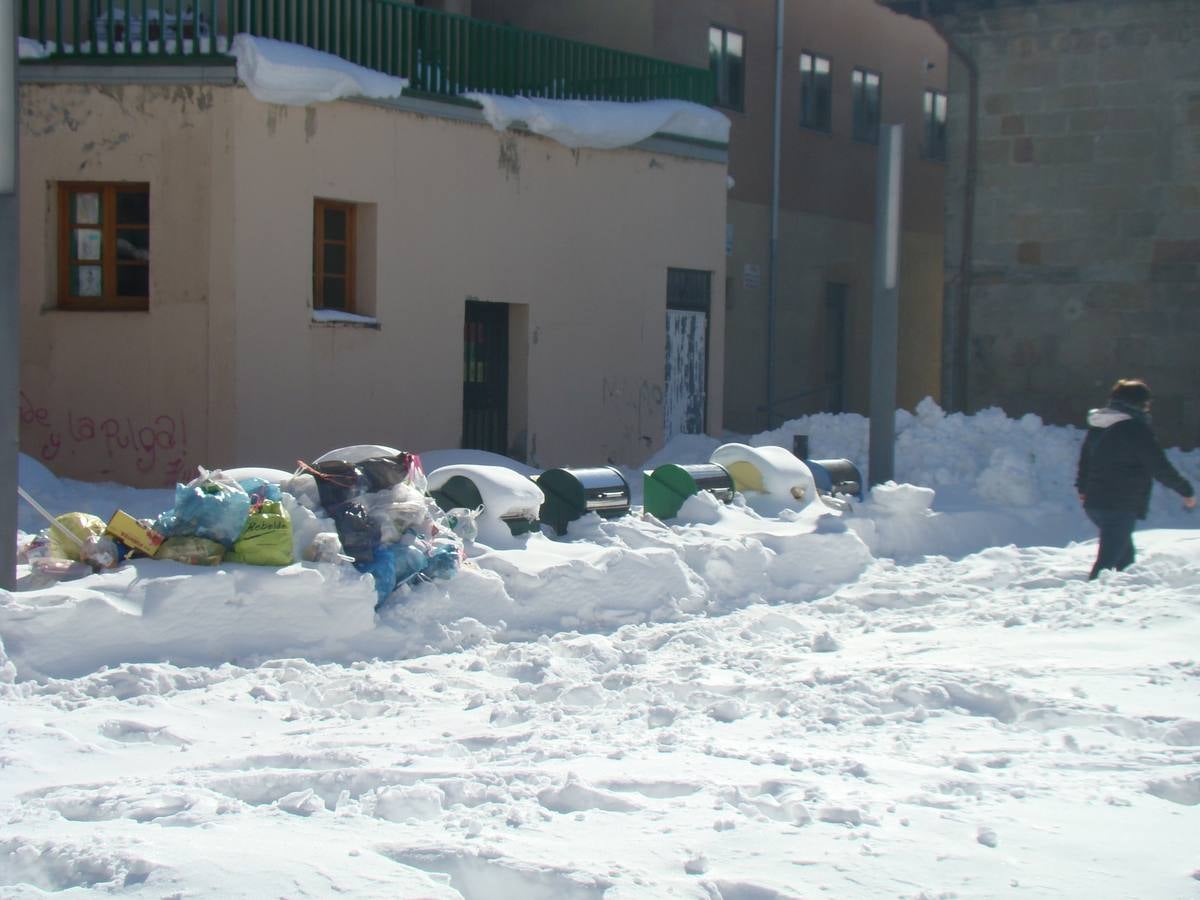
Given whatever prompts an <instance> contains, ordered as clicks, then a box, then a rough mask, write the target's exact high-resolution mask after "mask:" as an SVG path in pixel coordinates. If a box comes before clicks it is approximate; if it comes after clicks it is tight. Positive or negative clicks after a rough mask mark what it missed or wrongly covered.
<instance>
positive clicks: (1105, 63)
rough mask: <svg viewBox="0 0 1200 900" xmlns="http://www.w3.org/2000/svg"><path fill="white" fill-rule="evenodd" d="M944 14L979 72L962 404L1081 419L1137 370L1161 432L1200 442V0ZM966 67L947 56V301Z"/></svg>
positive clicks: (1179, 441) (968, 8)
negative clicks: (1148, 388) (1149, 389)
mask: <svg viewBox="0 0 1200 900" xmlns="http://www.w3.org/2000/svg"><path fill="white" fill-rule="evenodd" d="M939 24H940V25H941V26H942V28H943V30H944V31H945V33H946V34H947V35H948V36H949V37H950V38H951V40H952V41H954V42H955V43H956V44H958V45H959V46H960V47H961V48H962V49H963V50H964V51H965V52H966V53H967V54H969V55H970V56H971V58H972V59H973V60H974V61H975V65H976V66H977V70H978V73H979V82H978V85H979V108H978V114H977V126H978V134H977V137H978V159H977V178H976V204H975V213H974V239H973V241H972V247H973V253H972V256H973V259H972V265H971V273H970V290H969V314H968V321H969V328H968V337H969V339H968V342H967V346H966V350H967V371H968V377H967V397H966V402H967V406H968V408H969V409H972V410H975V409H980V408H984V407H988V406H1000V407H1002V408H1004V409H1005V410H1006V411H1007V412H1009V413H1010V414H1013V415H1018V414H1023V413H1026V412H1034V413H1037V414H1039V415H1041V416H1042V417H1043V418H1044V419H1045V420H1046V421H1048V422H1052V423H1058V424H1080V423H1081V422H1082V419H1083V415H1084V413H1085V410H1086V408H1087V407H1088V406H1094V405H1097V404H1099V403H1100V402H1102V401H1103V400H1104V399H1105V395H1106V391H1107V387H1108V386H1109V385H1110V384H1111V383H1112V382H1113V381H1114V380H1115V379H1116V378H1118V377H1122V376H1136V377H1144V378H1146V379H1147V380H1148V381H1149V383H1150V385H1151V386H1152V387H1153V388H1154V390H1155V393H1156V402H1155V419H1156V428H1157V430H1158V432H1159V435H1160V437H1161V438H1162V440H1163V442H1164V443H1165V444H1167V445H1178V446H1183V447H1195V446H1197V445H1200V340H1198V339H1200V3H1198V2H1196V0H1039V2H1033V3H1029V2H1022V3H1020V4H1006V3H1004V2H1003V0H1002V2H1001V3H1000V4H998V5H995V6H991V5H988V6H987V7H986V8H985V7H983V5H978V6H977V5H976V4H973V3H970V2H962V0H960V2H959V3H958V4H957V6H956V8H955V11H954V12H953V13H952V14H949V15H946V16H944V17H942V18H941V20H940V22H939ZM953 59H954V58H953V55H952V60H953ZM967 81H968V79H967V70H966V67H965V66H964V65H963V64H962V63H961V62H960V61H958V60H954V61H953V63H952V67H951V85H950V94H951V99H950V104H951V122H950V140H951V159H950V169H949V172H948V179H947V199H946V202H947V224H946V228H947V232H946V263H947V269H948V272H947V275H948V279H947V283H948V285H949V287H948V290H947V301H948V303H956V302H957V301H958V294H957V293H956V289H957V285H958V284H959V283H960V282H959V276H960V272H959V271H958V269H959V268H960V247H961V239H962V223H963V208H962V196H963V193H962V192H963V188H964V184H965V181H966V177H967V176H966V172H967V166H966V160H965V149H966V146H967V140H966V135H967V110H968V91H967ZM955 308H956V309H957V307H955Z"/></svg>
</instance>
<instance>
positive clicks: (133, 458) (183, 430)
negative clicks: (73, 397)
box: [21, 391, 188, 484]
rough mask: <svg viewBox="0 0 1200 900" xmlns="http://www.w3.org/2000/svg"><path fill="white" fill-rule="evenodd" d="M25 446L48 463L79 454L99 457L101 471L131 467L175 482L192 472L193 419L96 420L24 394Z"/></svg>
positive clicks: (140, 418) (69, 408)
mask: <svg viewBox="0 0 1200 900" xmlns="http://www.w3.org/2000/svg"><path fill="white" fill-rule="evenodd" d="M21 431H22V438H23V439H22V444H23V445H25V446H26V447H32V448H34V449H33V451H32V453H33V454H35V455H36V456H37V457H38V458H39V459H41V460H42V461H43V462H47V463H52V462H53V461H54V460H56V459H58V458H59V457H60V455H62V454H64V453H66V454H68V455H69V454H72V453H75V452H86V453H99V454H103V455H104V459H107V460H108V461H109V464H107V465H105V464H104V463H103V459H102V460H99V462H100V463H101V464H100V465H98V466H97V469H98V470H99V472H100V473H104V472H107V471H110V470H111V468H112V467H114V466H118V467H122V468H123V467H125V466H128V465H130V464H132V465H133V466H134V468H135V469H136V470H137V471H138V472H139V473H142V474H144V475H147V476H151V475H153V474H158V475H161V477H162V480H163V483H164V484H174V483H175V482H176V481H181V480H186V479H184V478H183V476H184V475H185V473H186V471H187V453H188V444H187V421H186V420H185V419H184V417H183V414H182V413H180V414H178V415H169V414H166V413H163V414H158V415H145V416H121V417H117V416H107V417H100V416H91V415H85V414H82V413H80V412H78V411H77V410H75V409H72V408H71V407H67V408H66V409H65V410H51V409H49V408H48V407H45V406H38V405H37V404H36V403H34V402H33V401H32V400H31V399H30V398H29V396H28V395H27V394H26V393H25V392H24V391H21Z"/></svg>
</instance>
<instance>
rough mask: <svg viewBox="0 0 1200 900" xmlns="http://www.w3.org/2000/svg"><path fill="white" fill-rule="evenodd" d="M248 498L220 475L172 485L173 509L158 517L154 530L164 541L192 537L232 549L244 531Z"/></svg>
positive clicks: (206, 474)
mask: <svg viewBox="0 0 1200 900" xmlns="http://www.w3.org/2000/svg"><path fill="white" fill-rule="evenodd" d="M249 515H250V495H249V494H247V493H246V492H245V491H244V490H243V489H242V487H241V485H239V484H238V483H237V482H236V481H233V480H232V479H229V478H225V477H224V476H223V475H222V474H221V473H220V472H206V471H205V470H204V469H201V470H200V477H199V478H196V479H194V480H193V481H190V482H189V483H187V484H177V485H175V507H174V508H173V509H171V510H168V511H167V512H165V513H163V514H162V515H161V516H159V517H158V521H157V522H155V524H154V530H155V531H158V532H160V533H161V534H163V535H165V536H167V537H185V536H195V537H202V538H206V539H208V540H210V541H217V542H219V543H221V544H224V545H225V546H226V547H232V546H233V543H234V541H236V540H237V539H238V537H239V536H240V535H241V533H242V530H243V529H244V528H245V527H246V520H247V518H248V517H249Z"/></svg>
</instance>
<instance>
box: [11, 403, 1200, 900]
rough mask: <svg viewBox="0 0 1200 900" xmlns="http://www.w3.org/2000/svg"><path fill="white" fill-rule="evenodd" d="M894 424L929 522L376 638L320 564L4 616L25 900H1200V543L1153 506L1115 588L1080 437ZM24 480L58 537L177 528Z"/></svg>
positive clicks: (505, 576) (366, 592)
mask: <svg viewBox="0 0 1200 900" xmlns="http://www.w3.org/2000/svg"><path fill="white" fill-rule="evenodd" d="M898 425H899V426H900V427H899V429H898V439H897V445H898V455H897V465H896V471H897V474H898V476H899V477H900V478H901V479H902V480H904V481H909V480H913V479H914V474H913V473H918V474H920V477H921V478H922V479H923V480H924V483H925V485H929V486H931V487H934V488H936V491H935V490H932V489H931V487H926V486H922V485H921V484H901V485H893V486H887V487H884V488H879V489H876V491H874V492H873V493H872V494H871V496H870V497H869V499H868V500H867V501H866V502H863V503H861V504H856V505H855V506H854V508H853V511H852V512H851V513H850V514H849V515H846V516H841V515H834V514H831V513H829V512H824V511H821V510H820V509H818V508H813V509H805V510H800V511H799V512H795V513H790V514H785V515H779V516H772V517H765V516H762V515H760V514H758V513H757V512H756V511H755V510H754V509H753V507H752V506H751V505H749V504H746V505H740V504H739V505H730V506H719V505H717V504H716V503H714V502H712V501H711V500H707V499H706V498H704V497H697V498H693V499H692V500H690V501H688V502H687V503H686V504H685V506H684V508H683V511H682V515H681V517H680V518H679V519H678V520H676V521H673V522H671V523H657V522H654V521H652V520H649V519H644V518H641V517H639V516H637V515H633V516H628V517H625V518H623V519H616V520H612V521H600V520H597V519H591V520H588V521H582V522H579V523H573V524H572V530H571V532H570V533H569V536H568V537H566V538H562V539H551V538H549V537H546V536H540V535H538V536H534V537H532V538H530V539H529V540H528V543H527V545H526V547H525V549H511V548H510V549H504V550H496V549H491V548H487V547H483V546H477V547H475V548H474V549H473V551H472V558H471V563H472V565H470V566H468V567H466V568H464V569H463V570H462V572H460V574H459V575H458V576H456V577H455V578H454V579H452V580H451V581H448V582H430V583H427V584H424V585H421V586H419V587H416V588H413V589H407V590H406V592H405V594H404V596H403V597H402V598H401V599H402V602H401V603H399V604H397V605H396V606H394V607H393V608H392V610H391V612H389V613H388V614H387V615H385V616H384V617H382V618H381V619H376V617H375V616H373V615H372V614H371V612H370V610H371V609H372V607H373V605H374V602H375V595H374V591H373V589H372V587H371V586H370V584H368V583H366V582H365V581H364V580H363V579H361V578H360V577H359V576H358V575H357V573H354V572H353V570H349V572H347V571H346V569H345V567H337V566H322V565H318V564H300V565H296V566H289V567H286V568H284V569H280V570H278V571H274V570H272V571H268V572H264V571H261V570H258V569H255V568H254V567H250V566H242V565H223V566H221V567H220V568H218V569H216V570H196V569H193V568H188V567H185V566H182V565H177V564H171V563H160V562H156V561H142V562H141V563H139V564H137V565H131V566H128V567H126V568H125V569H122V570H119V571H117V572H113V573H109V574H107V575H101V576H92V577H90V578H87V579H84V580H83V581H80V582H72V583H69V584H63V585H60V586H58V587H55V588H51V589H47V590H42V591H28V592H19V593H16V594H5V593H0V635H3V637H4V640H5V643H6V647H7V650H8V656H9V658H8V659H7V660H6V661H5V662H4V663H3V674H0V716H2V717H3V720H4V722H5V728H4V729H3V730H2V733H0V765H2V766H3V771H4V778H3V779H0V821H3V822H4V823H5V824H4V828H3V829H2V830H0V896H4V897H35V896H44V892H60V891H70V892H71V893H72V895H81V896H92V895H96V896H101V895H103V896H113V895H119V896H130V897H147V898H149V897H154V898H159V897H165V896H172V897H213V898H218V897H219V898H230V897H246V898H251V897H253V898H258V897H264V896H299V895H309V896H330V895H334V894H339V895H342V896H350V897H369V898H375V897H381V898H382V897H405V898H438V900H551V898H553V900H560V898H566V900H601V898H603V900H629V898H639V900H641V898H656V900H657V898H662V897H671V896H674V897H681V898H694V900H759V898H765V900H790V898H799V897H811V896H830V897H870V898H885V897H886V898H892V897H910V898H933V897H1013V896H1025V895H1027V896H1032V897H1056V898H1057V897H1080V898H1089V900H1091V898H1109V897H1111V898H1126V897H1139V898H1140V897H1147V898H1149V897H1185V896H1193V895H1195V892H1196V889H1197V888H1196V886H1197V880H1196V879H1197V878H1200V858H1197V856H1196V843H1195V835H1196V834H1197V833H1200V691H1197V685H1198V684H1200V655H1198V654H1197V648H1196V644H1195V635H1196V634H1197V628H1198V627H1200V599H1198V598H1200V554H1198V553H1197V549H1198V548H1200V531H1198V530H1196V528H1195V521H1196V520H1195V519H1193V518H1191V517H1189V516H1186V515H1184V514H1183V513H1181V512H1179V511H1178V498H1176V497H1175V496H1174V495H1171V494H1156V496H1155V498H1154V501H1153V511H1152V515H1151V520H1150V522H1149V523H1148V525H1149V526H1153V527H1152V528H1150V529H1149V530H1142V531H1139V532H1138V534H1137V536H1136V541H1137V544H1138V547H1139V561H1138V563H1137V565H1135V566H1134V567H1133V568H1131V569H1130V570H1129V571H1127V572H1124V573H1105V574H1104V575H1103V576H1102V577H1101V578H1100V579H1099V580H1098V581H1095V582H1088V581H1087V580H1086V573H1087V570H1088V568H1089V566H1090V563H1091V559H1092V556H1093V555H1094V553H1095V542H1094V540H1092V539H1091V538H1092V533H1091V529H1090V527H1089V526H1088V524H1087V523H1086V520H1085V519H1084V517H1083V516H1082V514H1081V513H1080V512H1079V510H1078V509H1077V508H1076V506H1075V504H1076V501H1075V497H1074V492H1073V490H1072V489H1071V477H1072V470H1073V465H1074V459H1073V456H1074V453H1075V450H1076V448H1077V447H1078V443H1079V440H1080V439H1081V434H1080V433H1079V432H1078V431H1076V430H1074V429H1057V428H1045V427H1042V426H1040V425H1038V424H1037V423H1036V421H1035V420H1031V419H1028V418H1027V419H1022V420H1019V421H1012V420H1009V419H1006V418H1005V417H1004V416H1003V415H1000V414H998V413H994V412H989V413H983V414H980V415H977V416H973V417H962V416H943V415H941V413H940V412H939V411H937V410H936V409H935V408H933V407H932V406H931V405H930V404H923V407H922V409H921V410H919V411H918V413H917V415H915V416H909V415H907V414H900V415H899V417H898ZM793 433H805V434H808V435H809V436H810V439H811V443H812V447H813V451H814V452H813V456H814V457H817V458H822V457H825V458H828V457H835V456H849V457H852V458H854V459H855V460H856V461H857V462H858V463H859V464H860V466H861V465H862V464H863V463H864V462H865V459H864V456H865V436H866V423H865V421H864V420H862V419H860V418H858V417H855V416H816V417H812V418H809V419H804V420H799V421H797V422H791V423H788V424H787V425H786V426H785V427H784V428H783V429H782V430H781V431H779V432H777V433H775V434H771V435H759V436H755V437H754V438H752V439H749V440H750V442H751V443H755V444H759V445H772V444H778V445H782V446H785V447H786V446H790V445H791V435H792V434H793ZM716 443H717V442H715V441H711V440H710V439H702V438H690V439H683V440H679V441H676V442H674V443H673V444H672V445H671V446H670V447H668V448H667V449H666V450H665V451H664V453H662V454H659V456H658V457H657V458H656V460H654V461H651V462H650V464H648V466H647V467H648V468H649V467H651V466H652V465H655V464H657V463H661V462H664V461H667V460H668V459H669V460H670V461H674V462H699V461H703V460H706V459H707V458H708V455H709V454H710V453H711V452H712V450H713V448H714V447H715V446H716ZM1171 455H1172V457H1173V461H1174V462H1175V463H1176V465H1178V466H1179V467H1180V468H1181V470H1183V471H1184V472H1185V474H1187V475H1188V477H1189V478H1192V479H1193V480H1196V477H1197V463H1198V462H1200V460H1198V457H1197V454H1196V453H1187V454H1182V453H1178V452H1172V454H1171ZM424 459H425V462H426V465H427V466H428V467H429V468H430V469H433V468H436V467H437V466H439V465H443V464H447V463H450V462H455V461H465V462H480V461H484V460H485V459H486V460H488V461H493V462H494V461H495V459H494V458H486V457H480V456H478V455H477V454H466V455H464V454H460V453H457V452H454V451H442V452H435V453H428V454H424ZM1063 460H1066V463H1065V470H1064V469H1063V467H1062V466H1061V465H1060V463H1061V461H1063ZM1055 467H1057V468H1055ZM628 475H629V477H630V479H631V486H632V487H633V488H634V490H635V492H636V491H638V490H639V489H640V482H639V481H638V480H636V479H633V477H632V476H633V473H632V472H631V473H628ZM27 479H28V480H27ZM22 483H23V484H24V485H25V486H26V487H27V488H28V489H30V490H31V491H32V492H33V493H34V494H35V495H38V496H40V497H41V498H42V499H43V500H45V502H46V503H47V504H48V505H50V506H51V509H52V510H53V511H54V512H62V511H66V510H70V509H79V508H91V509H95V511H97V512H99V513H101V514H107V512H108V511H109V507H112V506H117V505H119V506H121V507H122V508H124V509H127V510H129V511H131V512H134V513H136V514H138V515H147V516H152V515H154V514H155V513H156V512H158V511H160V510H161V509H162V508H164V507H165V506H167V505H169V501H170V492H129V491H124V490H121V489H118V488H115V487H114V486H111V485H110V486H88V485H79V484H74V483H71V482H65V481H58V480H56V479H54V478H53V477H52V476H50V475H49V474H48V473H45V472H44V471H40V472H39V471H38V469H37V467H36V465H35V464H33V463H31V462H29V461H25V464H24V467H23V474H22ZM943 498H948V502H947V504H946V508H945V509H943V508H942V505H943ZM635 499H637V498H635ZM931 501H932V508H930V505H929V504H930V502H931ZM576 525H578V526H579V527H578V528H577V527H576ZM22 526H23V527H24V528H26V529H27V530H33V529H36V528H39V527H40V522H39V521H38V520H37V519H36V517H33V516H31V515H27V514H26V513H23V519H22ZM994 535H999V539H998V540H993V536H994ZM1081 539H1083V541H1084V542H1082V543H1075V541H1077V540H1081ZM947 544H949V545H950V546H951V549H950V550H946V549H945V547H946V546H947ZM972 544H973V545H974V546H971V545H972ZM888 547H902V548H903V551H904V552H903V553H901V554H891V553H890V552H889V551H888V550H887V549H886V548H888ZM963 548H967V549H963ZM968 550H969V551H970V552H968ZM39 623H48V624H47V625H42V624H39ZM50 626H52V627H50ZM520 637H527V638H530V639H529V640H511V639H512V638H520ZM122 642H124V643H122ZM277 647H286V648H288V649H289V656H288V657H286V658H280V657H279V656H278V654H277V653H276V652H275V648H277ZM438 648H442V649H447V650H450V651H451V652H435V651H436V650H437V649H438ZM415 654H421V655H419V656H416V655H415ZM122 655H123V657H124V659H125V660H137V659H141V660H144V661H142V662H125V663H123V664H115V663H116V662H117V661H118V659H119V658H120V657H122ZM376 655H378V656H379V657H380V658H379V659H373V658H371V657H373V656H376ZM406 655H412V656H411V658H408V659H400V660H395V659H391V658H390V657H395V656H406ZM272 656H275V657H276V658H274V659H272V658H271V657H272ZM164 657H169V658H170V659H171V660H172V662H169V663H168V662H152V661H149V660H154V659H162V658H164ZM256 660H263V661H262V662H261V663H260V664H256V662H255V661H256ZM105 662H112V663H114V664H113V665H111V667H107V668H98V667H99V666H101V665H103V664H104V663H105ZM55 673H60V674H71V675H75V674H77V673H78V677H53V676H54V675H55Z"/></svg>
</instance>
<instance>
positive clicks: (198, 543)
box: [154, 535, 225, 566]
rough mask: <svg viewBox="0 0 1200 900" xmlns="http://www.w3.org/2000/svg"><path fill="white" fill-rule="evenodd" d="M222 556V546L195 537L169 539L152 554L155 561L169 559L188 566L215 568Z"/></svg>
mask: <svg viewBox="0 0 1200 900" xmlns="http://www.w3.org/2000/svg"><path fill="white" fill-rule="evenodd" d="M224 556H225V545H224V544H220V543H217V542H216V541H210V540H209V539H208V538H202V537H196V536H195V535H182V536H180V537H169V538H167V539H166V540H165V541H163V542H162V544H161V545H159V548H158V552H157V553H155V554H154V558H155V559H170V560H174V561H175V562H181V563H187V564H188V565H189V566H215V565H218V564H219V563H220V562H221V559H222V558H223V557H224Z"/></svg>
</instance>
